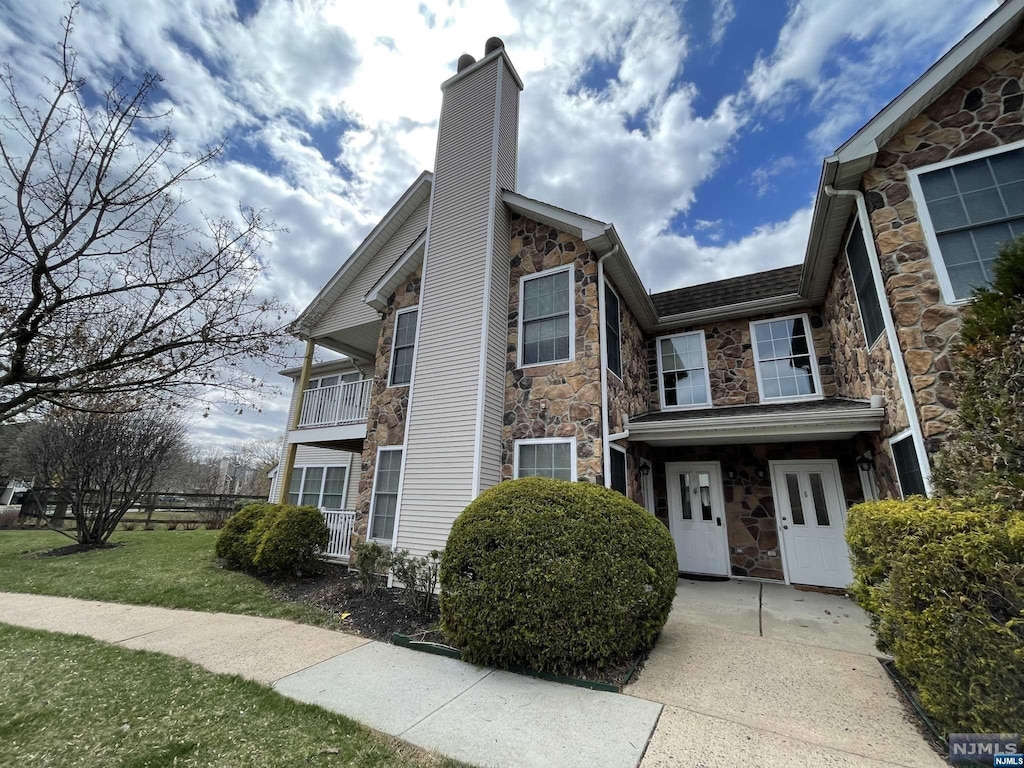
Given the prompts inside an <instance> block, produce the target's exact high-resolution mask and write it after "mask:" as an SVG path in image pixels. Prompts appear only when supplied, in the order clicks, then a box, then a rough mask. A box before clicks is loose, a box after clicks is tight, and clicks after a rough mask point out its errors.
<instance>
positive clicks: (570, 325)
mask: <svg viewBox="0 0 1024 768" xmlns="http://www.w3.org/2000/svg"><path fill="white" fill-rule="evenodd" d="M573 279H574V269H573V267H572V266H571V265H570V266H568V267H556V268H554V269H548V270H545V271H543V272H538V273H537V274H535V275H524V276H523V277H522V279H521V281H520V286H519V366H520V367H521V368H522V367H525V366H529V365H545V364H548V363H564V362H568V361H569V360H572V359H573V343H572V342H573V338H574V336H575V333H574V330H575V327H574V326H575V320H576V315H575V308H574V306H573V293H574V288H575V286H574V285H573Z"/></svg>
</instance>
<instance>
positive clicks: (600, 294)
mask: <svg viewBox="0 0 1024 768" xmlns="http://www.w3.org/2000/svg"><path fill="white" fill-rule="evenodd" d="M618 252H619V246H618V245H615V246H613V247H612V249H611V250H610V251H608V252H607V253H605V254H604V255H603V256H601V257H600V258H598V260H597V306H598V312H597V314H598V322H600V324H601V326H600V328H598V343H599V344H600V345H601V465H602V471H603V473H604V487H605V488H611V487H612V486H611V460H612V457H611V449H610V448H609V447H608V345H607V339H606V338H605V335H606V331H605V301H604V260H605V259H607V258H608V257H609V256H614V255H615V254H616V253H618Z"/></svg>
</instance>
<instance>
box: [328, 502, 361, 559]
mask: <svg viewBox="0 0 1024 768" xmlns="http://www.w3.org/2000/svg"><path fill="white" fill-rule="evenodd" d="M320 512H321V514H323V516H324V522H326V523H327V531H328V534H327V549H326V550H325V551H324V555H326V556H327V557H331V558H337V559H344V560H347V559H348V555H349V546H350V544H351V541H352V529H353V527H354V526H355V522H356V513H355V511H354V510H351V509H340V510H338V509H321V510H320Z"/></svg>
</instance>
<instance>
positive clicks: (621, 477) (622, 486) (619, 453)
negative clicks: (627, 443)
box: [609, 443, 629, 497]
mask: <svg viewBox="0 0 1024 768" xmlns="http://www.w3.org/2000/svg"><path fill="white" fill-rule="evenodd" d="M609 447H610V448H611V449H612V452H611V453H610V454H609V459H610V461H609V464H610V466H611V488H612V490H613V491H618V492H619V493H621V494H622V495H623V496H627V497H628V496H629V490H628V483H627V481H626V449H625V448H623V447H622V446H621V445H615V443H609Z"/></svg>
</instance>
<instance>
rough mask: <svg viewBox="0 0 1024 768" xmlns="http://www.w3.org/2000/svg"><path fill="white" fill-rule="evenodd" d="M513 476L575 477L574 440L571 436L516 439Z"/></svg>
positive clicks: (568, 478) (560, 478)
mask: <svg viewBox="0 0 1024 768" xmlns="http://www.w3.org/2000/svg"><path fill="white" fill-rule="evenodd" d="M515 476H516V477H517V478H520V477H551V478H554V479H555V480H575V479H576V440H575V439H574V438H571V437H562V438H539V439H536V440H517V441H516V456H515Z"/></svg>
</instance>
